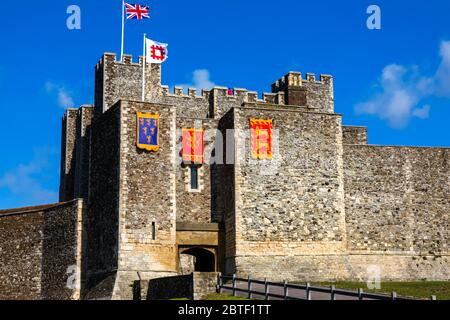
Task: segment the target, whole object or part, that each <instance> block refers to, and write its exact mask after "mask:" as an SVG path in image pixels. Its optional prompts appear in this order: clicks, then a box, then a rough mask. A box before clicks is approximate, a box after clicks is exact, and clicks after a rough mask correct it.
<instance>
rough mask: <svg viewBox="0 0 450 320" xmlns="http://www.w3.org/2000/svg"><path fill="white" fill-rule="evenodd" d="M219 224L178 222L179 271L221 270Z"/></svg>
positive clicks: (183, 272) (186, 272)
mask: <svg viewBox="0 0 450 320" xmlns="http://www.w3.org/2000/svg"><path fill="white" fill-rule="evenodd" d="M219 233H220V231H219V225H218V224H216V223H186V222H177V247H178V272H179V273H180V274H189V273H191V272H215V271H219V265H220V262H219V254H218V251H219Z"/></svg>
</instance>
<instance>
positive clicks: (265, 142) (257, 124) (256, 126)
mask: <svg viewBox="0 0 450 320" xmlns="http://www.w3.org/2000/svg"><path fill="white" fill-rule="evenodd" d="M272 129H273V123H272V120H262V119H253V118H252V119H250V144H251V153H252V158H253V159H261V160H263V159H269V160H270V159H272Z"/></svg>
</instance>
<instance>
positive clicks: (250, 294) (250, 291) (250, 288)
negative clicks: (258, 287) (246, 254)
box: [247, 275, 252, 299]
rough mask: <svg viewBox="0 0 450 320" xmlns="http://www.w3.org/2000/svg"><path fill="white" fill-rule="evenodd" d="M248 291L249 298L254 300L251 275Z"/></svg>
mask: <svg viewBox="0 0 450 320" xmlns="http://www.w3.org/2000/svg"><path fill="white" fill-rule="evenodd" d="M247 289H248V295H247V297H248V298H249V299H251V298H252V278H251V277H250V275H249V276H248V287H247Z"/></svg>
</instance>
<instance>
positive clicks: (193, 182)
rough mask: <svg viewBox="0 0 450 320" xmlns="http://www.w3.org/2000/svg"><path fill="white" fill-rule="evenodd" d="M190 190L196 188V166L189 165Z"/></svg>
mask: <svg viewBox="0 0 450 320" xmlns="http://www.w3.org/2000/svg"><path fill="white" fill-rule="evenodd" d="M190 172H191V190H198V167H197V166H191V167H190Z"/></svg>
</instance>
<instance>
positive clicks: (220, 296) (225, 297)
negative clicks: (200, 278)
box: [203, 293, 248, 300]
mask: <svg viewBox="0 0 450 320" xmlns="http://www.w3.org/2000/svg"><path fill="white" fill-rule="evenodd" d="M203 300H248V299H246V298H243V297H233V296H232V295H229V294H226V293H211V294H208V295H207V296H206V297H204V299H203Z"/></svg>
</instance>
